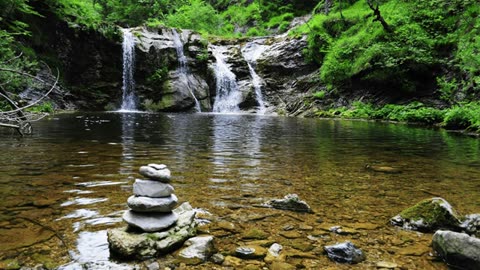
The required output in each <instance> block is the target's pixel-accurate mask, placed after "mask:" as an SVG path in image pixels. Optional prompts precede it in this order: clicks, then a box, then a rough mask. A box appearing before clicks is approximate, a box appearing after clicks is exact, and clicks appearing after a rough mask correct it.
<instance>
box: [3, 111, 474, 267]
mask: <svg viewBox="0 0 480 270" xmlns="http://www.w3.org/2000/svg"><path fill="white" fill-rule="evenodd" d="M0 138H1V139H0V147H1V148H0V149H1V150H2V151H1V152H0V195H1V198H2V200H1V201H0V242H1V243H2V244H1V245H0V261H1V262H2V263H3V264H7V263H11V264H14V263H17V264H19V265H26V266H30V267H32V266H34V265H36V264H39V263H41V264H44V265H45V266H47V267H50V268H55V267H59V266H61V265H63V269H78V268H76V267H79V266H80V265H81V264H83V265H87V268H91V269H109V268H111V269H120V268H125V269H130V268H132V267H134V266H137V267H139V268H142V267H146V263H144V262H138V261H133V262H124V261H123V262H122V261H118V260H117V259H116V258H111V257H110V254H109V251H108V244H107V241H106V230H107V229H109V228H116V227H122V226H125V224H124V223H123V222H122V220H121V215H122V213H123V211H124V210H126V209H127V206H126V200H127V198H128V197H129V196H130V195H131V193H132V183H133V181H134V179H135V178H140V175H139V174H138V173H137V171H138V168H139V167H140V166H142V165H145V164H148V163H164V164H166V165H168V167H169V168H170V170H171V171H172V185H173V186H174V187H175V194H176V195H177V196H178V198H179V201H180V202H186V201H188V202H190V204H191V205H192V206H193V207H194V208H198V209H199V211H200V212H202V214H200V215H199V218H201V221H202V222H204V225H203V226H201V227H200V232H202V233H209V234H212V235H214V236H215V239H216V240H215V244H216V248H217V249H218V252H219V253H222V254H224V255H228V254H231V253H233V251H234V250H235V248H236V247H238V246H240V245H242V244H248V243H251V242H254V241H257V242H255V243H256V244H261V243H260V242H259V241H264V242H262V243H263V244H265V243H274V242H277V243H280V244H281V245H282V246H283V247H284V250H283V252H285V253H286V254H288V257H287V259H286V261H287V262H288V263H289V264H291V265H293V266H296V267H303V268H307V269H327V268H328V269H368V268H375V266H376V264H377V263H378V262H381V261H383V262H391V263H394V264H396V265H397V266H398V267H399V268H404V269H447V268H446V266H445V264H444V263H442V262H439V261H437V260H435V258H434V257H433V256H432V251H431V248H430V246H429V245H430V242H431V238H432V235H431V234H422V233H418V232H410V231H403V230H400V229H398V228H395V227H393V226H391V225H390V224H389V218H391V217H392V216H394V215H396V214H397V213H399V212H400V211H402V210H403V209H405V208H406V207H409V206H411V205H413V204H415V203H416V202H418V201H420V200H422V199H426V198H431V197H435V196H440V197H443V198H445V199H446V200H447V201H449V202H450V203H451V204H452V205H453V207H454V208H455V209H457V211H458V212H460V213H461V214H472V213H479V212H480V141H479V140H478V139H475V138H469V137H466V136H461V135H458V134H451V133H448V132H446V131H443V130H436V129H426V128H420V127H411V126H407V125H398V124H397V125H395V124H389V123H375V122H364V121H348V120H321V119H302V118H288V117H273V116H262V115H241V114H147V113H82V114H61V115H54V116H51V117H50V118H48V119H44V120H41V121H39V122H36V123H34V134H33V135H32V136H27V137H24V138H21V137H19V136H17V135H16V134H14V133H11V132H10V131H9V130H0ZM367 164H369V165H378V166H390V167H394V168H396V169H398V170H400V171H401V173H399V174H386V173H382V172H374V171H370V170H366V169H365V166H366V165H367ZM287 194H298V196H299V197H300V198H301V199H302V200H305V201H306V202H307V203H308V204H309V205H310V206H311V207H312V209H313V211H314V213H295V212H290V211H282V210H274V209H266V208H262V207H259V206H260V205H261V204H262V203H263V202H265V201H268V200H270V199H273V198H282V197H284V196H285V195H287ZM232 226H233V227H232ZM332 226H342V227H343V228H346V231H347V232H348V233H344V234H336V233H333V232H330V231H329V228H330V227H332ZM252 232H255V233H257V234H258V233H259V234H258V235H261V237H260V236H258V239H249V237H247V235H249V234H251V233H252ZM346 240H348V241H351V242H353V243H355V244H356V245H357V246H358V247H360V248H361V249H362V250H363V251H364V252H365V253H366V255H367V259H366V261H364V262H362V263H360V264H356V265H353V266H352V265H341V264H337V263H335V262H332V261H330V260H329V259H328V258H327V257H326V256H325V255H324V254H323V246H325V245H329V244H334V243H337V242H342V241H346ZM152 262H153V261H151V260H150V261H149V262H148V263H152ZM159 262H160V265H161V266H173V265H174V256H166V257H165V258H162V260H160V261H159ZM240 266H241V267H247V266H248V267H251V268H250V269H255V267H257V268H258V269H261V268H262V267H268V265H266V264H265V263H264V262H263V261H261V260H257V261H255V260H251V261H248V260H245V261H241V265H240ZM182 267H183V268H186V269H188V268H191V269H199V268H205V269H213V268H218V269H221V267H220V266H218V265H215V264H213V263H211V262H209V263H206V264H204V265H203V266H200V267H199V266H195V267H193V266H192V267H189V266H183V265H182Z"/></svg>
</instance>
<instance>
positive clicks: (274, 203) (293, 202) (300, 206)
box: [265, 194, 313, 213]
mask: <svg viewBox="0 0 480 270" xmlns="http://www.w3.org/2000/svg"><path fill="white" fill-rule="evenodd" d="M265 206H267V207H271V208H275V209H282V210H290V211H294V212H307V213H313V211H312V209H311V208H310V206H309V205H308V204H307V203H306V202H304V201H302V200H300V198H299V197H298V195H297V194H288V195H286V196H285V197H284V198H283V199H274V200H270V201H268V202H266V203H265Z"/></svg>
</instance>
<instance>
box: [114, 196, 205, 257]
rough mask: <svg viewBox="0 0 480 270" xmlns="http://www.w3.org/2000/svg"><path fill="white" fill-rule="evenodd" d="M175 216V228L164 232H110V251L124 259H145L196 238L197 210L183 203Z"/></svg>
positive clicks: (174, 212)
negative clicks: (176, 217)
mask: <svg viewBox="0 0 480 270" xmlns="http://www.w3.org/2000/svg"><path fill="white" fill-rule="evenodd" d="M173 214H174V215H176V216H178V220H177V222H176V224H175V226H173V227H171V228H169V229H168V230H166V231H163V232H156V233H135V232H130V231H128V230H127V228H120V229H111V230H109V231H108V233H107V236H108V243H109V247H110V251H111V252H112V254H116V255H117V256H121V257H122V258H137V259H144V258H148V257H154V256H159V255H163V254H166V253H168V252H170V251H171V250H173V249H175V248H178V247H180V246H181V245H182V244H183V243H184V242H185V241H186V240H187V239H188V238H190V237H193V236H195V233H196V227H197V224H196V222H195V210H193V208H192V207H191V206H190V204H189V203H183V204H181V205H180V206H179V207H177V208H176V209H175V210H174V211H173Z"/></svg>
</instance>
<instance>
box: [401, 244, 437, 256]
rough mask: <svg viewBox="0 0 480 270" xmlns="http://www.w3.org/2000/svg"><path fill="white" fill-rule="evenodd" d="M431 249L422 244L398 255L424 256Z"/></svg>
mask: <svg viewBox="0 0 480 270" xmlns="http://www.w3.org/2000/svg"><path fill="white" fill-rule="evenodd" d="M429 250H430V249H429V248H428V247H426V246H425V245H422V244H417V245H412V246H408V247H405V248H402V249H400V250H399V251H398V252H397V254H399V255H402V256H422V255H423V254H426V253H427V252H428V251H429Z"/></svg>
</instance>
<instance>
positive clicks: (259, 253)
mask: <svg viewBox="0 0 480 270" xmlns="http://www.w3.org/2000/svg"><path fill="white" fill-rule="evenodd" d="M266 255H267V250H266V249H265V248H263V247H261V246H253V245H249V246H242V247H238V248H237V249H235V256H236V257H238V258H242V259H259V258H263V257H265V256H266Z"/></svg>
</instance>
